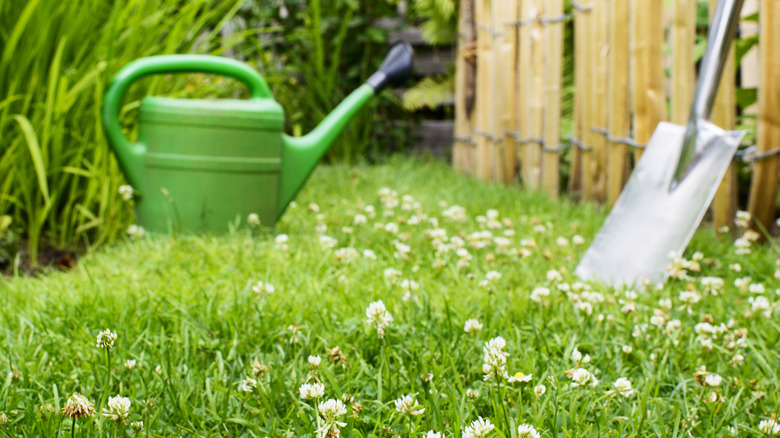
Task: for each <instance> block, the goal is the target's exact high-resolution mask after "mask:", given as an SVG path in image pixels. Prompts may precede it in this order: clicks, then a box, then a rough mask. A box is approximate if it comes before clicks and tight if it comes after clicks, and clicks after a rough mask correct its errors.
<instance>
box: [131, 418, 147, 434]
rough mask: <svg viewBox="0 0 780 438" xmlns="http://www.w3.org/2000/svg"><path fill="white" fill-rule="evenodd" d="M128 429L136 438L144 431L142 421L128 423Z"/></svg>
mask: <svg viewBox="0 0 780 438" xmlns="http://www.w3.org/2000/svg"><path fill="white" fill-rule="evenodd" d="M130 429H132V430H133V433H135V435H136V436H138V435H139V434H140V433H141V431H142V430H143V429H144V422H143V421H133V422H132V423H130Z"/></svg>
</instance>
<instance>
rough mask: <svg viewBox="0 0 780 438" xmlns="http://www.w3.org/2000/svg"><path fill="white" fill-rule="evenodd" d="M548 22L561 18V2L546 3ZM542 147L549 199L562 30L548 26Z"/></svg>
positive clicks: (554, 191) (556, 172) (555, 170)
mask: <svg viewBox="0 0 780 438" xmlns="http://www.w3.org/2000/svg"><path fill="white" fill-rule="evenodd" d="M545 7H546V10H545V15H546V16H547V17H548V18H555V17H560V16H561V15H562V14H563V0H547V2H546V5H545ZM544 57H545V59H546V62H545V63H544V67H545V68H544V100H545V102H544V136H543V138H544V144H545V146H546V148H547V150H546V151H543V153H542V188H543V189H544V191H545V192H546V193H547V194H548V195H550V196H558V192H559V182H558V181H559V180H560V153H559V152H557V151H554V150H557V149H558V148H559V146H560V143H561V126H560V125H561V81H562V78H561V73H562V72H561V69H562V64H563V26H562V24H561V23H550V24H547V25H546V26H545V28H544Z"/></svg>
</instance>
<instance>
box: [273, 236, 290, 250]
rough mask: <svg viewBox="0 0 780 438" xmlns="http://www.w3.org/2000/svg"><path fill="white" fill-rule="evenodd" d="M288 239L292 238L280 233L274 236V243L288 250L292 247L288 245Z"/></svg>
mask: <svg viewBox="0 0 780 438" xmlns="http://www.w3.org/2000/svg"><path fill="white" fill-rule="evenodd" d="M288 240H290V238H289V237H288V236H287V235H286V234H279V235H278V236H276V237H274V245H276V247H277V248H279V249H281V250H282V251H287V250H288V249H290V247H289V246H288V245H287V241H288Z"/></svg>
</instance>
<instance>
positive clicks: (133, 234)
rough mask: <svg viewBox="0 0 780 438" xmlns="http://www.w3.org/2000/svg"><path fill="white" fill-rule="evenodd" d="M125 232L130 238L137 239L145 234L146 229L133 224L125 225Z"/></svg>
mask: <svg viewBox="0 0 780 438" xmlns="http://www.w3.org/2000/svg"><path fill="white" fill-rule="evenodd" d="M127 234H128V235H129V236H130V240H139V239H141V238H142V237H144V236H145V235H146V230H144V227H142V226H140V225H136V224H133V225H130V226H129V227H127Z"/></svg>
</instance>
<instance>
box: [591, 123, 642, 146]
mask: <svg viewBox="0 0 780 438" xmlns="http://www.w3.org/2000/svg"><path fill="white" fill-rule="evenodd" d="M590 130H591V132H595V133H597V134H601V135H603V136H604V137H606V139H607V141H608V142H611V143H620V144H624V145H627V146H631V147H632V148H636V149H644V148H646V147H647V145H646V144H644V143H639V142H637V141H636V140H634V139H633V138H630V137H614V136H612V135H611V134H610V133H609V131H608V130H606V129H604V128H597V127H595V126H594V127H591V128H590Z"/></svg>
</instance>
